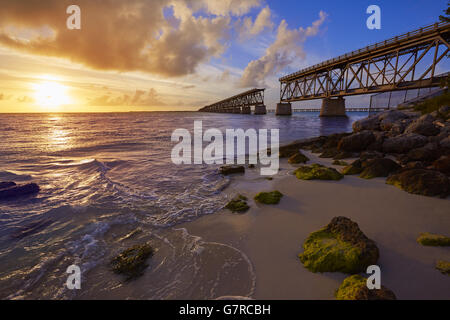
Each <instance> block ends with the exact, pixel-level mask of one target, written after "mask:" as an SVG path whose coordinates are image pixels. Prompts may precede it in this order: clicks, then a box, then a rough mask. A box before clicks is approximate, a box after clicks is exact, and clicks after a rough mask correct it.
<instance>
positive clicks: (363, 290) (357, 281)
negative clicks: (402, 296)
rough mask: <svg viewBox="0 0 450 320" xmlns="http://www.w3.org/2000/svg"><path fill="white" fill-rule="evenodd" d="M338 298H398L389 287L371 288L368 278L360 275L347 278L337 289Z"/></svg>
mask: <svg viewBox="0 0 450 320" xmlns="http://www.w3.org/2000/svg"><path fill="white" fill-rule="evenodd" d="M336 299H337V300H396V299H397V298H396V296H395V294H394V293H393V292H392V291H391V290H389V289H388V288H386V287H384V286H381V289H373V290H369V288H368V287H367V280H366V279H365V278H363V277H362V276H360V275H357V274H355V275H352V276H350V277H348V278H345V279H344V281H343V282H342V284H341V286H340V287H339V289H338V290H337V291H336Z"/></svg>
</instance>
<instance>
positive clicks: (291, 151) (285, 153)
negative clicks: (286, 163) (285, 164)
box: [279, 144, 300, 158]
mask: <svg viewBox="0 0 450 320" xmlns="http://www.w3.org/2000/svg"><path fill="white" fill-rule="evenodd" d="M299 150H300V147H299V146H298V144H288V145H286V146H281V147H280V149H279V152H280V158H289V157H292V156H293V155H295V154H296V153H297V152H299Z"/></svg>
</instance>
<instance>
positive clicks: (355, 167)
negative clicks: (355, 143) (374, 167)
mask: <svg viewBox="0 0 450 320" xmlns="http://www.w3.org/2000/svg"><path fill="white" fill-rule="evenodd" d="M363 170H364V168H363V165H362V161H361V160H360V159H358V160H355V161H353V163H352V164H351V165H349V166H347V167H345V168H344V169H343V170H342V174H343V175H346V176H349V175H355V174H360V173H361V172H363Z"/></svg>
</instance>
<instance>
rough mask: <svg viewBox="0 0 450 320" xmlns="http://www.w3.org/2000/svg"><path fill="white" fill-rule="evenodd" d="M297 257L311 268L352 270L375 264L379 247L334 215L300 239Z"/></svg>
mask: <svg viewBox="0 0 450 320" xmlns="http://www.w3.org/2000/svg"><path fill="white" fill-rule="evenodd" d="M303 249H304V251H303V253H301V254H299V258H300V261H301V262H302V263H303V265H304V266H305V267H306V268H307V269H308V270H310V271H312V272H343V273H349V274H355V273H359V272H363V271H366V269H367V267H368V266H370V265H373V264H376V262H377V260H378V257H379V251H378V248H377V246H376V244H375V242H374V241H372V240H370V239H369V238H367V236H366V235H365V234H364V233H363V232H362V231H361V230H360V229H359V227H358V224H357V223H355V222H353V221H351V220H350V219H348V218H346V217H335V218H333V220H332V221H331V222H330V223H329V224H328V225H327V226H326V227H325V228H323V229H321V230H319V231H316V232H313V233H311V234H310V235H309V237H308V238H307V239H306V240H305V242H304V243H303Z"/></svg>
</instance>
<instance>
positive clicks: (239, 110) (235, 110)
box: [232, 107, 241, 113]
mask: <svg viewBox="0 0 450 320" xmlns="http://www.w3.org/2000/svg"><path fill="white" fill-rule="evenodd" d="M232 113H241V108H240V107H234V108H233V109H232Z"/></svg>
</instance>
